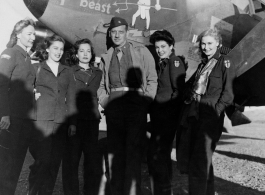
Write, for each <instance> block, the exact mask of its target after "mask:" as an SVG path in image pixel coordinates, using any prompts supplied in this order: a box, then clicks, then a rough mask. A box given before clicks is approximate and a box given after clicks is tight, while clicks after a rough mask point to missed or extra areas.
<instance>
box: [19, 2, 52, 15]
mask: <svg viewBox="0 0 265 195" xmlns="http://www.w3.org/2000/svg"><path fill="white" fill-rule="evenodd" d="M23 1H24V3H25V5H26V6H27V8H28V10H29V11H30V12H31V13H32V14H33V15H34V16H35V17H36V18H37V19H39V18H40V17H41V16H42V15H43V14H44V12H45V10H46V7H47V5H48V2H49V0H41V1H40V0H23Z"/></svg>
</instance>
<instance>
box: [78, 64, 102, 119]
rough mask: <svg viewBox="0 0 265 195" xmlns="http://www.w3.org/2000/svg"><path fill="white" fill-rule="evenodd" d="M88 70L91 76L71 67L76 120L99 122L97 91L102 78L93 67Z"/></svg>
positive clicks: (100, 73) (99, 71)
mask: <svg viewBox="0 0 265 195" xmlns="http://www.w3.org/2000/svg"><path fill="white" fill-rule="evenodd" d="M90 68H91V70H92V74H91V76H90V75H88V73H87V72H85V71H82V68H81V67H80V66H78V65H75V66H73V76H74V79H75V94H76V96H75V98H76V107H77V108H76V110H77V118H78V119H83V120H99V119H100V113H99V110H98V98H97V90H98V88H99V84H100V81H101V78H102V71H101V70H100V69H99V68H96V67H93V66H91V67H90Z"/></svg>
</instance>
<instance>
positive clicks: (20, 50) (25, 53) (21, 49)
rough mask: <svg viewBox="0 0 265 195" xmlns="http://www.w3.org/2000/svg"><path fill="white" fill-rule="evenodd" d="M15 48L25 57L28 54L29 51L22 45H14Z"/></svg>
mask: <svg viewBox="0 0 265 195" xmlns="http://www.w3.org/2000/svg"><path fill="white" fill-rule="evenodd" d="M13 48H14V49H16V50H18V51H19V52H20V53H21V54H22V55H23V56H24V57H25V58H26V57H27V56H28V53H27V51H25V50H24V49H23V48H22V47H20V46H19V45H14V47H13Z"/></svg>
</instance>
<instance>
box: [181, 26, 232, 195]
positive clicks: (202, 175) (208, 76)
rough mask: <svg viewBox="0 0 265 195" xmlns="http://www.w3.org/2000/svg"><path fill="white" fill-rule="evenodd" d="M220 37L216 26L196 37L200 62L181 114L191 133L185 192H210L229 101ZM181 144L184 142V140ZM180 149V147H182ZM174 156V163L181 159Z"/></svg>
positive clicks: (228, 70)
mask: <svg viewBox="0 0 265 195" xmlns="http://www.w3.org/2000/svg"><path fill="white" fill-rule="evenodd" d="M221 43H222V38H221V36H220V34H219V32H218V30H217V29H216V28H214V29H208V30H206V31H204V32H203V33H202V34H201V35H200V38H199V44H200V51H201V55H202V62H201V63H200V64H199V66H198V69H197V71H196V72H195V73H194V75H193V76H192V77H191V79H190V80H189V81H188V83H187V85H189V90H188V93H187V94H186V97H185V103H186V105H185V107H184V112H183V115H182V120H181V125H182V127H183V128H182V129H184V130H185V128H186V131H187V130H189V131H190V132H191V140H190V141H189V140H181V141H182V142H180V144H179V147H181V145H182V144H183V141H184V142H186V143H187V142H189V143H191V144H190V146H189V147H185V148H190V151H189V153H188V154H187V155H188V158H189V162H186V164H187V166H188V169H187V171H188V174H189V194H191V195H214V194H215V190H214V173H213V165H212V156H213V152H214V150H215V148H216V144H217V142H218V140H219V139H220V136H221V134H222V128H223V122H224V110H225V108H226V107H227V106H229V105H230V104H231V103H232V102H233V97H234V95H233V88H232V84H233V79H234V77H235V71H234V67H233V65H232V62H231V61H230V60H229V58H228V57H227V56H223V55H221V54H220V52H219V48H220V47H221ZM184 145H185V143H184ZM183 148H184V147H183ZM177 157H178V162H181V161H182V160H183V159H182V158H181V156H179V155H178V156H177Z"/></svg>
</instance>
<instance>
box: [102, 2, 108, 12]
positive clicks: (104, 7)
mask: <svg viewBox="0 0 265 195" xmlns="http://www.w3.org/2000/svg"><path fill="white" fill-rule="evenodd" d="M106 6H107V5H106V4H103V5H102V10H101V12H105V11H106Z"/></svg>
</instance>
